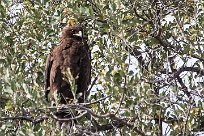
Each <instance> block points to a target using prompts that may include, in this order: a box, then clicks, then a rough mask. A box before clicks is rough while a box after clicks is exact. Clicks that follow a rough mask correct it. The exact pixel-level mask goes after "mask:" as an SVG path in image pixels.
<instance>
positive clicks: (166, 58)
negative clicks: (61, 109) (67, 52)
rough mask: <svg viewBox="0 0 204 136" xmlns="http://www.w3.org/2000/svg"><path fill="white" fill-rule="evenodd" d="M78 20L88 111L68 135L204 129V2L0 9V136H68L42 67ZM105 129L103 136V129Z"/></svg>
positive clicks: (7, 5) (44, 0)
mask: <svg viewBox="0 0 204 136" xmlns="http://www.w3.org/2000/svg"><path fill="white" fill-rule="evenodd" d="M70 15H72V16H73V17H75V18H77V19H78V21H79V22H80V23H82V25H83V26H84V27H85V28H86V31H87V34H88V36H89V44H90V48H91V51H92V86H90V89H91V93H90V96H89V99H88V103H92V104H89V107H90V109H88V108H87V107H86V108H85V107H82V106H79V105H78V106H77V105H69V108H73V107H74V108H76V107H77V108H79V109H81V110H83V111H86V112H88V113H89V115H90V116H91V118H94V120H95V122H97V125H98V127H97V126H95V127H96V128H97V130H96V129H95V127H94V126H93V124H92V123H91V122H90V120H91V119H90V118H89V119H88V118H85V117H83V119H80V120H79V124H78V126H77V127H76V129H75V130H73V132H72V133H74V134H76V133H87V134H90V135H94V134H95V135H116V134H120V135H122V134H129V135H138V134H140V135H177V134H182V135H193V134H194V133H196V132H200V131H202V130H203V127H204V125H203V124H204V122H203V121H204V117H203V107H204V105H203V95H204V89H203V88H204V84H203V79H204V78H203V77H204V69H203V68H204V63H203V62H204V59H203V58H204V38H203V35H204V31H203V28H204V23H203V22H204V2H203V1H202V0H181V1H178V0H176V1H175V0H169V1H159V0H155V1H152V0H144V1H139V0H84V1H81V0H69V1H64V0H63V1H57V0H50V1H49V0H36V1H32V0H25V1H1V2H0V20H1V21H0V30H1V33H0V67H1V68H0V73H1V77H0V83H1V84H0V89H1V93H0V106H1V109H0V117H1V118H0V135H5V134H8V135H16V134H17V135H28V134H29V135H51V133H52V134H54V133H55V134H56V135H57V134H63V133H65V132H64V131H60V130H58V129H57V128H56V126H55V121H56V119H55V118H54V116H53V115H52V112H54V110H53V109H54V107H51V108H50V103H47V102H46V100H45V98H44V88H43V87H44V82H43V80H44V79H43V74H44V65H45V59H46V56H47V54H49V52H50V50H51V49H52V48H53V47H54V46H56V45H57V44H58V42H59V36H60V31H61V29H62V27H63V25H62V24H63V23H64V21H66V19H67V17H68V16H70ZM105 130H106V131H105Z"/></svg>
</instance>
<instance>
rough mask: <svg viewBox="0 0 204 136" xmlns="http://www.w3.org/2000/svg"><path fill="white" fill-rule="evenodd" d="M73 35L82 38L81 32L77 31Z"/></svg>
mask: <svg viewBox="0 0 204 136" xmlns="http://www.w3.org/2000/svg"><path fill="white" fill-rule="evenodd" d="M73 35H76V36H79V37H81V38H82V31H79V32H78V33H76V34H73Z"/></svg>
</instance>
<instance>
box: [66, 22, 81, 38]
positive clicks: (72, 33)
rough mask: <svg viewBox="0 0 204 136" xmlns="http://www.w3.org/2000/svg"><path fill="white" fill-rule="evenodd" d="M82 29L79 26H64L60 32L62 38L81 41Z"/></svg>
mask: <svg viewBox="0 0 204 136" xmlns="http://www.w3.org/2000/svg"><path fill="white" fill-rule="evenodd" d="M82 32H83V29H82V27H81V26H78V25H76V26H66V27H65V28H64V29H63V32H62V37H63V38H77V39H79V38H80V39H82V37H83V33H82Z"/></svg>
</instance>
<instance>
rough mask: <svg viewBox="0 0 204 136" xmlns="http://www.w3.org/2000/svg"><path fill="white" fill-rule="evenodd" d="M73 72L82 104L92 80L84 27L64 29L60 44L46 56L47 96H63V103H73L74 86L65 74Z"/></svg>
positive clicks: (74, 26)
mask: <svg viewBox="0 0 204 136" xmlns="http://www.w3.org/2000/svg"><path fill="white" fill-rule="evenodd" d="M67 71H70V73H71V75H72V77H73V78H74V80H75V85H76V96H79V97H77V100H78V102H79V103H83V102H84V101H85V99H86V98H87V96H88V94H89V92H88V86H89V84H90V80H91V58H90V50H89V46H88V44H87V37H85V36H84V31H83V27H82V26H81V25H78V24H76V25H72V26H70V25H67V26H65V27H64V28H63V30H62V35H61V38H60V43H59V45H57V46H56V47H55V48H54V49H53V50H52V52H51V53H50V54H49V55H48V56H47V59H46V64H45V97H46V99H47V100H49V96H50V98H51V99H52V98H54V93H57V94H58V95H59V96H60V101H59V102H60V104H67V102H70V101H71V100H73V99H74V98H75V97H74V94H73V93H72V91H71V84H70V82H69V80H66V79H67V77H66V74H65V73H66V72H67Z"/></svg>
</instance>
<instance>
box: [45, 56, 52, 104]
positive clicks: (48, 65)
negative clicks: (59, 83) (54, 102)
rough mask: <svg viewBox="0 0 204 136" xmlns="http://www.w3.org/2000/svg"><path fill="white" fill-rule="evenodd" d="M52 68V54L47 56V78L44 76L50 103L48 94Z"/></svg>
mask: <svg viewBox="0 0 204 136" xmlns="http://www.w3.org/2000/svg"><path fill="white" fill-rule="evenodd" d="M51 67H52V61H51V54H49V55H48V56H47V59H46V63H45V76H44V82H45V97H46V100H47V101H48V94H49V92H50V71H51Z"/></svg>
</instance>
